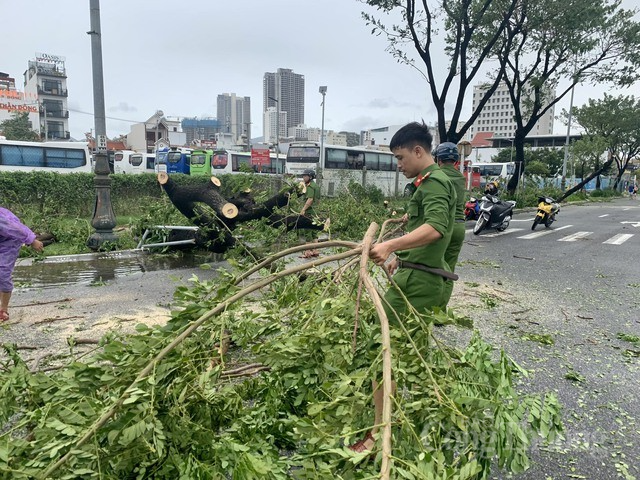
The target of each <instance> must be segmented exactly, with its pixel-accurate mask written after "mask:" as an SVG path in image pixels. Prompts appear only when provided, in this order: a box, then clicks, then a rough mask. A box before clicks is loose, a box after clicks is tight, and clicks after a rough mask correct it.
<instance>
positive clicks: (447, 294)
mask: <svg viewBox="0 0 640 480" xmlns="http://www.w3.org/2000/svg"><path fill="white" fill-rule="evenodd" d="M434 157H435V158H436V161H437V162H438V165H439V166H440V168H441V169H442V171H443V172H444V173H446V174H447V176H448V177H449V179H450V180H451V183H452V184H453V188H455V190H456V195H457V197H458V201H457V202H456V215H455V223H454V225H453V233H452V235H451V241H450V242H449V246H448V247H447V250H446V252H445V253H444V260H445V262H447V265H449V268H451V271H452V272H454V271H455V269H456V264H457V263H458V256H459V255H460V250H461V249H462V244H463V243H464V234H465V231H464V230H465V227H464V204H465V198H466V195H467V192H466V190H465V178H464V175H463V174H462V173H460V171H459V170H458V169H457V168H456V167H455V165H454V164H455V163H456V162H457V161H458V160H459V159H460V154H459V153H458V148H457V147H456V144H455V143H451V142H444V143H441V144H440V145H438V147H437V148H436V149H435V151H434ZM452 291H453V281H452V280H447V281H446V282H445V284H444V295H443V302H444V306H446V305H447V303H449V299H450V298H451V292H452Z"/></svg>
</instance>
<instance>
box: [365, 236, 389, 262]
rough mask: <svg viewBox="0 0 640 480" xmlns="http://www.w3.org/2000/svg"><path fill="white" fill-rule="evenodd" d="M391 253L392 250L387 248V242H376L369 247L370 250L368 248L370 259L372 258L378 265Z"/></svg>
mask: <svg viewBox="0 0 640 480" xmlns="http://www.w3.org/2000/svg"><path fill="white" fill-rule="evenodd" d="M392 253H393V252H392V251H391V249H390V248H389V242H382V243H377V244H375V245H374V246H373V247H371V250H369V256H370V257H371V260H373V261H374V262H375V264H376V265H380V266H383V265H384V262H386V261H387V258H389V255H391V254H392Z"/></svg>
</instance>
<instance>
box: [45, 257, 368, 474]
mask: <svg viewBox="0 0 640 480" xmlns="http://www.w3.org/2000/svg"><path fill="white" fill-rule="evenodd" d="M320 248H322V247H320ZM362 248H363V247H362V246H358V247H356V248H354V249H352V250H349V251H347V252H344V253H339V254H336V255H330V256H327V257H323V258H319V259H317V260H314V261H312V262H308V263H305V264H303V265H296V266H294V267H291V268H289V269H286V270H283V271H281V272H277V273H274V274H272V275H270V276H269V277H267V278H264V279H262V280H259V281H256V282H254V283H252V284H251V285H249V286H247V287H245V288H244V289H242V290H240V291H238V292H237V293H236V294H234V295H232V296H231V297H229V298H228V299H227V300H225V301H224V302H220V303H219V304H218V305H217V306H216V307H215V308H213V309H212V310H209V311H208V312H207V313H205V314H203V315H201V316H200V317H199V318H198V319H196V320H195V321H193V322H192V323H191V324H189V325H188V326H187V327H186V328H185V329H184V330H183V331H182V333H180V335H178V336H177V337H176V338H175V339H174V340H173V341H172V342H171V343H169V344H168V345H167V346H166V347H164V348H163V349H162V350H161V351H160V352H159V353H158V354H157V355H156V356H155V357H153V358H152V359H151V360H150V361H149V363H148V364H147V366H146V367H145V368H143V369H142V370H141V371H140V373H139V374H138V376H137V377H136V378H135V379H134V380H133V382H132V383H131V384H130V385H129V387H128V388H127V389H126V390H125V392H124V393H123V394H122V395H121V396H120V398H119V399H118V400H116V402H115V403H114V404H113V405H112V406H111V407H109V408H108V409H107V410H106V411H105V412H104V413H103V414H102V416H101V417H100V418H99V419H98V420H97V421H96V422H94V423H93V425H92V426H91V427H89V428H88V429H87V430H86V431H85V434H84V435H83V436H82V437H81V438H80V439H79V440H78V441H77V442H76V443H75V445H74V446H73V447H72V448H71V449H69V451H68V452H67V453H66V454H65V455H64V456H63V457H62V458H59V459H58V460H57V461H56V462H55V463H53V464H50V465H49V466H48V467H47V468H46V470H44V471H43V472H42V473H41V474H40V475H39V476H38V477H37V478H40V479H42V480H44V479H46V478H48V477H50V476H51V474H52V473H53V472H55V471H56V470H58V469H59V468H60V467H61V466H62V465H64V464H65V463H66V462H67V461H68V460H69V459H70V458H71V457H72V456H73V455H74V454H75V453H74V452H75V451H77V449H79V448H80V447H81V446H82V445H84V444H85V443H87V442H88V441H89V440H91V439H92V438H93V436H94V435H95V433H96V432H97V431H98V429H99V428H100V427H102V426H103V425H104V424H105V423H107V422H108V421H109V419H110V418H111V417H113V415H115V413H116V412H117V411H118V410H119V409H120V407H121V406H122V405H123V403H124V401H125V400H126V399H127V398H129V396H130V394H131V392H133V391H134V388H135V387H136V385H138V383H140V382H141V381H142V380H143V379H145V378H146V377H147V376H148V375H149V374H150V373H151V372H152V371H153V370H154V368H155V367H156V365H157V364H158V363H159V362H160V361H161V360H162V359H163V358H164V357H166V356H167V355H168V354H169V353H171V352H172V351H173V350H174V349H175V348H176V347H177V346H179V345H180V344H182V342H183V341H184V340H185V339H187V338H188V337H189V336H190V335H191V334H192V333H193V332H195V331H196V330H197V329H198V328H199V327H200V326H201V325H202V324H203V323H205V322H206V321H207V320H209V319H210V318H212V317H214V316H216V315H218V314H220V313H222V312H224V311H225V310H226V309H227V308H228V307H229V306H230V305H232V304H234V303H235V302H237V301H238V300H240V299H242V298H244V297H245V296H247V295H249V294H250V293H253V292H255V291H257V290H260V289H261V288H264V287H266V286H267V285H270V284H271V283H273V282H275V281H277V280H279V279H280V278H282V277H286V276H288V275H292V274H294V273H298V272H301V271H304V270H306V269H308V268H310V267H315V266H319V265H324V264H325V263H329V262H334V261H337V260H342V259H344V258H349V257H352V256H354V255H359V254H360V253H362Z"/></svg>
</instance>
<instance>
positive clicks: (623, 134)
mask: <svg viewBox="0 0 640 480" xmlns="http://www.w3.org/2000/svg"><path fill="white" fill-rule="evenodd" d="M573 114H574V117H575V120H576V122H577V123H578V125H580V126H581V127H582V128H583V129H584V131H585V133H586V135H587V136H588V137H589V138H591V139H592V140H591V141H590V145H591V146H593V147H596V152H600V154H602V153H603V152H604V151H606V152H607V154H608V156H609V157H610V158H613V159H614V161H615V164H616V166H617V169H618V173H617V177H616V182H615V186H617V185H618V183H619V182H620V178H621V177H622V174H623V173H624V171H625V169H626V168H627V166H628V165H629V162H630V161H631V160H632V159H633V158H635V157H637V156H638V155H640V121H639V119H640V99H638V100H636V98H635V97H634V96H622V95H621V96H617V97H615V96H612V95H607V94H606V93H605V95H604V98H603V99H600V100H594V99H589V102H588V103H587V105H583V106H582V107H578V108H576V109H575V110H574V113H573ZM596 142H597V143H596ZM602 147H604V148H602Z"/></svg>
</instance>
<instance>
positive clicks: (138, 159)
mask: <svg viewBox="0 0 640 480" xmlns="http://www.w3.org/2000/svg"><path fill="white" fill-rule="evenodd" d="M129 163H130V164H131V165H133V166H134V167H139V166H140V165H142V154H141V153H136V154H135V155H131V156H130V157H129Z"/></svg>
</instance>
